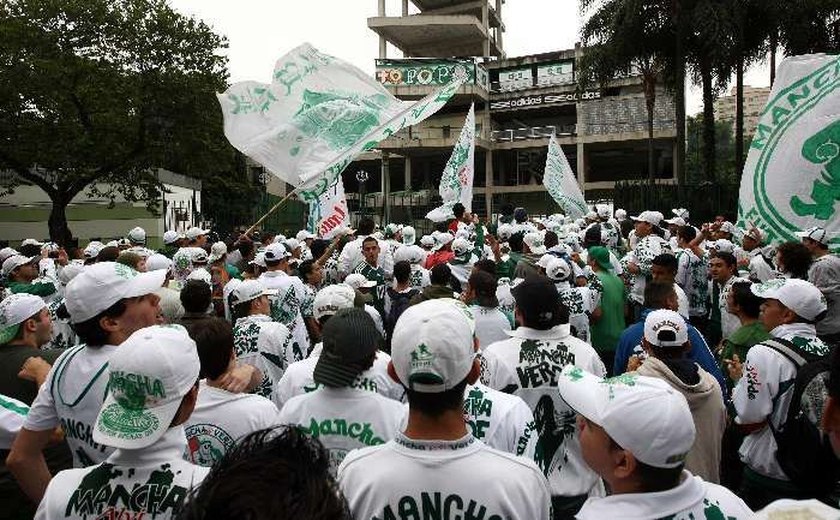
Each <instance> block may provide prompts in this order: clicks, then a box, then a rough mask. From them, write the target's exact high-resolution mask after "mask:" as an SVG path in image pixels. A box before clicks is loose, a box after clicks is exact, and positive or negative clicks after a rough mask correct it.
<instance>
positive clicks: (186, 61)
mask: <svg viewBox="0 0 840 520" xmlns="http://www.w3.org/2000/svg"><path fill="white" fill-rule="evenodd" d="M0 34H2V35H3V37H2V38H0V168H2V169H8V170H12V171H13V172H14V173H15V174H16V175H17V180H18V181H19V182H27V183H31V184H34V185H36V186H38V187H40V188H41V189H43V190H44V191H45V192H46V193H47V194H48V195H49V197H50V199H51V200H52V202H53V211H52V213H51V215H50V236H51V238H52V239H53V240H56V241H59V242H61V243H64V242H66V241H67V240H68V239H69V238H70V231H69V229H68V228H67V224H66V218H65V214H64V212H65V208H66V206H67V204H68V203H69V202H70V201H71V200H72V199H73V197H75V196H76V195H78V194H79V193H81V192H83V190H86V189H87V190H89V191H93V192H97V191H98V192H100V194H103V193H104V195H106V196H108V197H110V198H111V200H112V201H113V200H114V198H115V197H117V196H122V197H124V198H126V199H127V200H130V201H136V200H145V201H148V203H149V205H150V207H154V205H155V203H156V201H157V200H159V189H160V187H159V184H158V182H157V181H156V180H155V178H154V176H153V171H154V170H155V169H156V168H166V169H169V170H172V171H175V172H177V173H181V174H185V175H191V176H197V177H205V178H206V177H212V176H213V175H218V174H220V173H221V172H225V171H230V170H231V166H232V164H233V159H234V153H233V150H232V149H231V148H230V146H229V145H228V144H227V142H226V141H225V139H224V135H223V133H222V122H221V114H220V111H219V109H218V106H217V102H216V99H215V95H214V93H215V92H217V91H223V90H224V89H225V87H226V81H227V69H226V58H225V57H224V56H223V55H222V54H221V53H220V51H221V50H222V49H223V48H224V47H225V46H226V41H225V39H224V38H223V37H221V36H219V35H217V34H215V33H214V32H213V31H212V30H211V29H210V27H208V26H207V25H206V24H205V23H203V22H202V21H200V20H196V19H193V18H189V17H186V16H184V15H182V14H180V13H178V12H176V11H174V10H173V9H172V8H171V7H169V6H168V5H167V3H166V1H165V0H52V1H46V0H5V1H4V2H2V3H0ZM99 186H105V188H104V189H100V188H98V187H99Z"/></svg>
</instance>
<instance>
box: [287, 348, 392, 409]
mask: <svg viewBox="0 0 840 520" xmlns="http://www.w3.org/2000/svg"><path fill="white" fill-rule="evenodd" d="M322 349H323V344H322V343H318V344H317V345H315V348H313V349H312V353H311V354H310V355H309V357H308V358H306V359H304V360H303V361H298V362H296V363H292V364H291V365H289V367H288V368H287V369H286V372H285V373H284V374H283V377H281V378H280V381H279V382H278V383H277V384H276V385H275V386H274V394H273V397H272V400H273V401H274V404H275V405H277V408H283V405H284V404H286V401H288V400H289V399H291V398H292V397H295V396H297V395H303V394H307V393H309V392H314V391H315V390H317V389H318V388H320V387H321V385H319V384H318V383H316V382H315V379H314V378H313V377H312V374H313V372H314V371H315V365H316V364H317V363H318V358H319V357H320V356H321V350H322ZM389 361H391V356H389V355H388V354H386V353H385V352H382V351H379V352H377V353H376V359H374V360H373V366H372V367H370V368H369V369H367V370H365V371H364V372H362V373H361V374H359V376H358V377H356V380H355V381H353V387H354V388H358V389H361V390H368V391H371V392H376V393H378V394H380V395H383V396H385V397H387V398H389V399H394V400H395V401H404V400H405V389H404V388H403V386H402V385H401V384H399V383H397V382H396V381H394V380H393V379H391V376H389V375H388V362H389Z"/></svg>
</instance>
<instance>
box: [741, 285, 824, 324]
mask: <svg viewBox="0 0 840 520" xmlns="http://www.w3.org/2000/svg"><path fill="white" fill-rule="evenodd" d="M750 290H751V291H752V293H753V294H754V295H756V296H758V297H759V298H764V299H772V300H779V301H780V302H781V303H782V305H784V306H785V307H787V308H788V309H790V310H792V311H793V312H795V313H796V315H797V316H800V317H802V318H805V319H806V320H809V321H814V320H816V319H817V317H818V316H819V315H820V314H822V313H824V312H825V311H826V310H827V309H828V303H827V302H826V299H825V296H823V293H822V292H821V291H820V290H819V289H817V287H816V286H815V285H814V284H812V283H811V282H807V281H805V280H799V279H796V278H774V279H773V280H767V281H766V282H764V283H761V284H753V285H752V287H750Z"/></svg>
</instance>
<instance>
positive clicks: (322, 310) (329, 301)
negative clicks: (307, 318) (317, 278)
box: [312, 284, 356, 320]
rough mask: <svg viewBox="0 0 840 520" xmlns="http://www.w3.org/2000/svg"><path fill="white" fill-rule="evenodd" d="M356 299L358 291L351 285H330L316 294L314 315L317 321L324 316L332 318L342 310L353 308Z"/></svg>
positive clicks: (313, 307)
mask: <svg viewBox="0 0 840 520" xmlns="http://www.w3.org/2000/svg"><path fill="white" fill-rule="evenodd" d="M355 299H356V291H354V290H353V289H352V288H351V287H350V286H349V285H346V284H336V285H328V286H326V287H324V288H323V289H321V290H320V291H318V292H317V294H315V300H314V301H313V303H312V314H313V316H314V317H315V319H316V320H319V319H321V318H322V317H324V316H332V315H333V314H335V313H336V312H338V311H340V310H341V309H350V308H352V307H353V306H354V305H353V302H354V301H355Z"/></svg>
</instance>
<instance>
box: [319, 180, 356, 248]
mask: <svg viewBox="0 0 840 520" xmlns="http://www.w3.org/2000/svg"><path fill="white" fill-rule="evenodd" d="M309 222H310V229H311V230H312V231H313V232H314V233H316V234H317V235H318V236H319V237H321V238H323V239H325V240H332V239H333V238H335V235H336V234H337V233H338V232H339V231H341V230H342V229H346V228H349V227H350V212H349V211H348V210H347V198H346V197H345V196H344V181H343V180H342V179H341V175H339V176H338V178H337V179H336V180H335V182H334V183H333V185H332V186H330V187H329V188H328V189H327V191H325V192H324V193H322V194H321V195H320V196H319V197H318V201H317V202H310V203H309Z"/></svg>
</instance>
